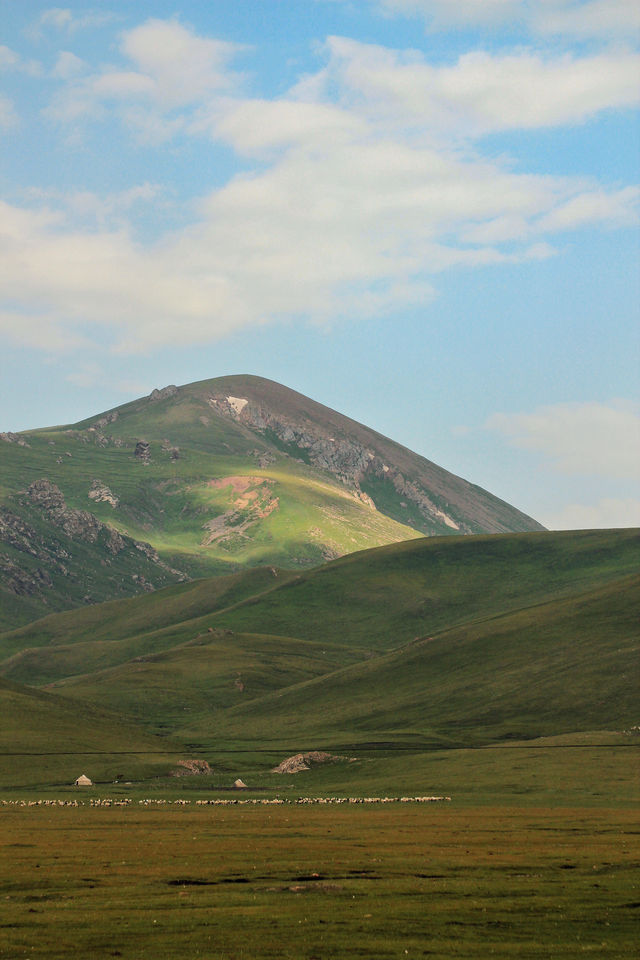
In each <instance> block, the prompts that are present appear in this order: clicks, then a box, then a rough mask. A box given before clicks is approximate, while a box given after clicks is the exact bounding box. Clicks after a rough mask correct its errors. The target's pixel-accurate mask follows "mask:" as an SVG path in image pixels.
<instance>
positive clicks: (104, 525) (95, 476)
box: [0, 377, 539, 629]
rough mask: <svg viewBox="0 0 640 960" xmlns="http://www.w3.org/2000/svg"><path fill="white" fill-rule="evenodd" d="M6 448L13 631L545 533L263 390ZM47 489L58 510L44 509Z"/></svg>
mask: <svg viewBox="0 0 640 960" xmlns="http://www.w3.org/2000/svg"><path fill="white" fill-rule="evenodd" d="M0 446H1V447H2V451H1V452H2V457H0V574H1V576H0V599H2V608H1V611H2V612H1V613H0V626H4V628H5V629H8V628H11V627H13V626H19V625H20V624H22V623H25V622H28V621H30V620H33V619H36V618H38V617H40V616H44V615H46V614H47V613H49V612H52V611H59V610H63V609H68V608H70V607H77V606H81V605H83V604H86V603H95V602H100V601H104V600H107V599H110V598H117V597H124V596H130V595H133V594H139V593H141V592H143V591H144V590H151V589H155V588H158V587H162V586H165V585H167V584H168V583H171V582H176V581H179V580H181V579H191V578H194V577H195V578H197V577H202V576H211V575H220V574H225V573H230V572H235V571H238V570H241V569H245V568H247V567H253V566H259V565H273V564H275V565H278V566H281V567H284V568H288V569H298V570H299V569H307V568H309V567H313V566H317V565H318V564H321V563H323V562H325V561H326V560H329V559H332V558H336V557H339V556H342V555H344V554H348V553H352V552H354V551H358V550H362V549H368V548H371V547H374V546H377V545H381V544H388V543H395V542H399V541H403V540H407V539H411V538H415V537H417V536H419V534H420V533H428V534H461V533H479V532H482V531H486V532H501V531H509V530H513V531H518V530H532V529H538V528H539V525H538V524H536V523H535V521H533V520H531V518H529V517H526V516H525V515H524V514H522V513H520V512H519V511H518V510H516V509H515V508H513V507H511V506H509V505H508V504H506V503H503V502H502V501H500V500H498V499H497V498H496V497H493V496H492V495H491V494H489V493H487V492H486V491H483V490H480V489H479V488H478V487H475V486H474V485H473V484H470V483H468V482H467V481H465V480H462V479H460V478H459V477H456V476H454V475H453V474H450V473H449V472H447V471H446V470H443V469H442V468H440V467H438V466H436V465H435V464H432V463H430V462H429V461H427V460H425V459H424V458H422V457H419V456H417V455H416V454H413V453H412V452H411V451H409V450H407V449H405V448H404V447H401V446H400V445H398V444H395V443H393V442H392V441H390V440H388V439H387V438H385V437H382V436H381V435H379V434H377V433H376V432H375V431H372V430H370V429H368V428H367V427H364V426H362V425H361V424H358V423H356V422H355V421H352V420H350V419H349V418H347V417H343V416H342V415H341V414H338V413H336V412H335V411H332V410H329V409H328V408H326V407H323V406H322V405H320V404H317V403H315V402H314V401H312V400H309V399H308V398H306V397H303V396H302V395H300V394H297V393H295V392H294V391H291V390H288V389H287V388H286V387H282V386H280V385H279V384H275V383H273V382H271V381H267V380H262V379H260V378H257V377H227V378H221V379H218V380H209V381H202V382H200V383H196V384H189V385H186V386H184V387H180V388H167V389H166V390H163V391H154V393H152V394H151V395H150V396H149V397H144V398H141V399H140V400H136V401H134V402H132V403H129V404H125V405H124V406H122V407H118V408H116V409H114V410H110V411H107V412H106V413H104V414H102V415H99V416H96V417H92V418H90V419H88V420H84V421H81V422H80V423H77V424H74V425H69V426H64V427H51V428H46V429H42V430H35V431H28V432H26V433H25V434H23V435H20V436H18V435H14V434H1V435H0ZM45 481H46V482H47V483H48V497H43V496H39V495H38V489H37V487H38V485H39V484H40V485H42V484H43V483H44V482H45ZM34 485H35V486H34ZM118 535H119V536H120V537H121V538H124V539H123V540H122V542H120V540H119V539H118Z"/></svg>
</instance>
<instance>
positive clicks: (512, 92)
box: [323, 37, 640, 139]
mask: <svg viewBox="0 0 640 960" xmlns="http://www.w3.org/2000/svg"><path fill="white" fill-rule="evenodd" d="M328 49H329V53H330V59H329V63H328V66H327V68H326V69H325V71H324V73H323V80H324V84H325V89H326V90H329V89H330V88H331V87H335V86H336V85H338V87H339V89H340V90H341V95H342V99H343V102H344V103H345V104H348V105H349V106H350V107H351V108H352V109H355V110H357V111H359V112H362V113H365V114H367V115H369V116H376V117H378V118H379V119H384V120H385V121H386V123H387V124H388V125H389V126H395V127H396V128H398V127H402V126H405V127H406V126H408V127H410V128H413V129H414V130H417V131H420V132H422V133H423V135H424V132H425V131H426V130H428V131H429V133H430V134H431V136H433V133H434V131H435V132H438V131H440V132H441V133H444V134H449V135H453V136H456V137H459V138H464V139H468V138H470V137H478V136H482V135H484V134H487V133H494V132H497V131H501V130H518V129H519V130H526V129H535V128H542V127H553V126H558V125H564V124H568V123H580V122H583V121H584V120H586V119H588V118H589V117H592V116H595V115H596V114H597V113H599V112H601V111H602V110H608V109H619V108H625V107H629V106H632V105H633V104H637V103H638V102H640V84H639V80H640V55H638V54H635V53H632V52H628V51H615V52H610V53H601V54H596V55H592V56H585V57H572V56H570V55H567V54H564V55H561V56H557V55H556V56H555V57H543V56H541V55H540V54H537V53H532V52H530V51H527V50H524V51H519V52H517V53H510V54H499V55H492V54H489V53H486V52H483V51H476V52H473V53H468V54H465V55H463V56H461V57H460V58H459V59H458V61H457V63H455V64H454V65H453V66H438V67H434V66H432V65H431V64H430V63H428V62H427V61H426V60H425V58H424V57H423V56H422V55H421V54H418V53H416V52H410V53H406V52H401V51H395V50H390V49H388V48H386V47H379V46H374V45H371V44H363V43H359V42H357V41H354V40H348V39H345V38H341V37H333V38H331V39H330V40H329V43H328Z"/></svg>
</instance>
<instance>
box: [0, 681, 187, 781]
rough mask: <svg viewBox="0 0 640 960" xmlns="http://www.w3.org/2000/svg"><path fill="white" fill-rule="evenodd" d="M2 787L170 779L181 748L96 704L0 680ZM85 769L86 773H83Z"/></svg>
mask: <svg viewBox="0 0 640 960" xmlns="http://www.w3.org/2000/svg"><path fill="white" fill-rule="evenodd" d="M0 713H1V714H2V724H0V784H1V785H2V786H5V787H6V786H12V785H16V786H22V787H25V786H31V787H39V786H44V785H47V786H51V785H70V784H72V783H73V781H74V780H75V779H76V777H78V776H80V774H81V773H83V772H87V773H90V777H91V779H93V780H94V781H96V782H99V781H109V782H112V781H113V780H114V779H116V778H117V777H118V775H119V774H120V772H121V771H123V770H124V771H126V772H127V775H131V774H132V773H133V772H134V771H135V772H136V773H137V775H138V776H141V777H143V776H146V777H148V776H150V775H153V774H156V775H157V774H158V773H161V774H163V775H166V773H167V772H168V771H169V769H170V768H171V767H172V766H173V765H174V764H175V762H176V760H177V759H178V758H179V757H180V756H182V755H183V753H182V751H183V748H182V747H181V746H179V745H177V744H175V743H173V742H171V741H166V740H162V739H160V738H157V737H154V736H151V735H150V734H149V733H147V732H146V731H145V730H143V729H142V728H141V727H139V726H137V725H135V724H134V723H132V722H131V721H127V720H126V719H125V718H123V717H121V716H117V715H115V714H113V713H110V712H108V711H105V710H103V709H101V708H99V707H96V706H95V705H93V704H89V703H82V704H79V703H74V702H73V701H70V700H68V699H66V698H64V697H59V696H56V695H55V694H52V693H47V692H45V691H42V690H34V689H32V688H28V687H23V686H21V685H20V684H15V683H10V682H8V681H6V680H0ZM85 768H86V771H85Z"/></svg>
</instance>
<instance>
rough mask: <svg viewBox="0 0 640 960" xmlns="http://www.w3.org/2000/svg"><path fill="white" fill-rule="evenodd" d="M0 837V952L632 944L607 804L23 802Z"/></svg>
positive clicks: (628, 835) (615, 949)
mask: <svg viewBox="0 0 640 960" xmlns="http://www.w3.org/2000/svg"><path fill="white" fill-rule="evenodd" d="M267 811H268V813H267ZM0 831H1V834H0V837H1V839H0V842H1V843H2V851H3V856H4V857H6V858H7V859H8V860H10V863H11V869H10V871H3V875H2V879H1V880H0V894H1V896H0V924H1V925H2V926H1V929H2V935H3V946H2V948H0V949H1V950H2V952H1V953H0V955H1V956H3V957H5V958H17V957H30V958H36V957H46V958H48V960H57V958H66V957H70V956H83V957H92V958H102V957H112V956H120V957H124V958H132V960H133V958H149V960H164V958H167V960H179V958H185V960H186V958H189V960H191V958H193V957H198V956H201V957H206V958H207V960H240V958H242V960H248V958H252V960H267V958H271V960H276V958H277V960H280V958H291V960H301V958H307V960H321V958H322V960H325V958H329V957H354V958H355V957H362V958H372V957H376V958H383V957H385V958H386V957H389V958H393V957H397V958H403V957H407V956H413V957H424V956H430V957H436V958H448V957H464V958H466V960H469V958H482V960H484V958H486V957H488V956H497V957H516V956H517V957H518V958H530V960H538V958H540V960H541V958H548V957H559V956H562V957H568V958H578V957H580V958H583V957H585V956H594V957H599V958H600V957H602V958H610V960H629V957H631V956H632V955H633V952H634V950H635V945H636V943H637V941H636V934H637V927H636V923H637V917H636V914H637V908H638V881H637V876H638V875H637V868H638V857H639V854H640V850H639V847H638V831H637V821H636V819H635V816H634V814H633V812H632V811H631V810H629V809H624V808H620V807H617V808H613V809H584V808H580V807H569V808H558V809H554V810H540V809H532V808H520V809H518V808H516V809H514V808H509V807H502V806H498V807H493V806H492V807H484V808H480V809H476V810H472V809H455V808H453V807H451V806H449V805H448V806H447V807H446V808H436V807H434V806H430V807H428V808H424V807H418V806H411V805H403V806H402V807H401V808H398V807H393V809H391V808H363V807H346V808H345V807H331V808H327V807H325V808H317V807H316V808H309V807H303V808H297V807H289V806H281V807H268V808H266V807H258V808H252V807H231V808H229V807H215V808H212V807H205V808H194V807H192V806H191V807H186V808H184V807H181V808H176V807H173V806H172V807H168V808H166V807H165V808H159V809H158V808H140V807H139V806H137V805H135V806H132V807H128V808H124V809H123V808H110V809H106V810H105V809H100V808H87V807H82V808H72V809H69V808H53V809H51V808H43V807H32V808H29V807H28V808H17V809H16V808H4V809H3V810H2V816H1V817H0Z"/></svg>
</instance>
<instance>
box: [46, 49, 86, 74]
mask: <svg viewBox="0 0 640 960" xmlns="http://www.w3.org/2000/svg"><path fill="white" fill-rule="evenodd" d="M86 69H87V64H86V63H85V61H84V60H82V59H81V58H80V57H77V56H76V55H75V53H71V52H70V51H69V50H61V51H60V53H59V54H58V59H57V60H56V64H55V67H54V68H53V71H52V73H53V76H54V77H59V78H60V79H62V80H69V79H70V78H71V77H76V76H78V74H80V73H84V72H85V71H86Z"/></svg>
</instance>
